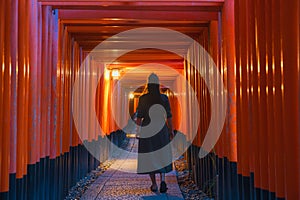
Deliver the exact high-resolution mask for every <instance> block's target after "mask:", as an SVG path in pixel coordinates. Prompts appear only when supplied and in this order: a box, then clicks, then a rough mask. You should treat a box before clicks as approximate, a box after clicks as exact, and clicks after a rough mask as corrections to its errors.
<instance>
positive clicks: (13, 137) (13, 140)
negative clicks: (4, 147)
mask: <svg viewBox="0 0 300 200" xmlns="http://www.w3.org/2000/svg"><path fill="white" fill-rule="evenodd" d="M10 13H11V16H10V17H11V25H10V42H11V44H10V46H11V47H10V55H11V61H10V62H11V64H10V65H11V66H10V68H11V109H10V115H11V119H10V126H11V131H10V156H9V157H10V159H9V160H10V166H9V167H10V170H9V173H10V174H15V173H16V167H17V166H16V162H17V128H18V126H17V117H18V116H17V112H18V104H17V102H18V101H17V97H18V87H17V83H18V74H17V71H18V61H17V58H18V54H17V52H18V51H17V49H18V1H17V0H16V1H12V3H11V7H10ZM6 17H8V16H6ZM12 181H13V183H11V184H10V186H11V188H10V189H11V190H13V191H10V192H11V194H10V195H11V198H15V192H16V191H15V189H16V188H15V182H14V181H15V180H12Z"/></svg>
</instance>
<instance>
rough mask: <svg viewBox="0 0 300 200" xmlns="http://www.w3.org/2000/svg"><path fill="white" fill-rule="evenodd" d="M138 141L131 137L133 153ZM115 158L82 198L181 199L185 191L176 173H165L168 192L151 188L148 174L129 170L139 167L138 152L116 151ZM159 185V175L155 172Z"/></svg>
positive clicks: (130, 142)
mask: <svg viewBox="0 0 300 200" xmlns="http://www.w3.org/2000/svg"><path fill="white" fill-rule="evenodd" d="M137 143H138V142H137V140H136V139H130V141H129V149H130V152H137ZM116 154H118V155H117V156H116V157H117V159H116V161H115V162H114V163H113V164H112V165H111V166H110V168H109V169H108V170H107V171H105V172H104V173H103V174H102V175H101V176H100V177H98V179H97V180H96V181H95V182H93V183H92V184H91V186H90V187H89V188H88V189H87V190H86V191H85V193H84V194H83V195H82V197H81V199H83V200H85V199H86V200H87V199H89V200H90V199H92V200H102V199H114V200H115V199H126V200H127V199H128V200H131V199H132V200H137V199H141V200H156V199H157V200H158V199H162V200H164V199H165V200H182V199H183V197H182V194H181V191H180V188H179V186H178V183H177V178H176V172H175V171H172V172H170V173H168V174H166V183H167V185H168V188H169V189H168V191H167V193H166V194H161V193H159V192H156V193H154V192H152V191H150V185H151V181H150V178H149V176H148V175H138V174H136V173H130V172H129V171H131V170H132V169H136V161H137V159H136V154H134V155H133V154H131V153H129V152H127V151H121V152H117V153H116ZM156 179H157V183H158V185H159V183H160V180H159V174H157V175H156Z"/></svg>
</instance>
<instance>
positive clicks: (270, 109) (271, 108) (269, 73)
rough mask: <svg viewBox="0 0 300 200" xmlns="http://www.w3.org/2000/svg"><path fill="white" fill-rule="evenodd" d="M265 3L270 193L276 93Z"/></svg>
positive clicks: (269, 19) (271, 187)
mask: <svg viewBox="0 0 300 200" xmlns="http://www.w3.org/2000/svg"><path fill="white" fill-rule="evenodd" d="M264 3H265V23H266V26H265V28H266V31H265V34H266V70H267V73H266V75H267V77H266V78H267V80H266V82H267V88H266V90H267V113H268V122H267V125H266V126H267V128H268V132H267V135H266V137H267V138H268V158H269V163H268V164H269V167H268V171H269V180H268V182H269V186H268V190H269V191H270V192H273V193H274V192H275V165H274V162H275V161H274V137H276V136H274V112H273V111H274V104H273V102H274V92H273V86H274V83H273V80H274V79H273V76H274V74H273V66H272V30H273V26H272V15H271V13H272V4H271V6H270V2H269V1H266V0H264Z"/></svg>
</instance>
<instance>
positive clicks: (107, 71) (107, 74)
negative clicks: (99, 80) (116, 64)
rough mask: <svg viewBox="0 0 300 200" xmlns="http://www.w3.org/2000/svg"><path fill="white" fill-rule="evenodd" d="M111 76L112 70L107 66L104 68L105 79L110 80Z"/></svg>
mask: <svg viewBox="0 0 300 200" xmlns="http://www.w3.org/2000/svg"><path fill="white" fill-rule="evenodd" d="M109 78H110V71H109V70H108V69H106V68H105V70H104V79H105V80H109Z"/></svg>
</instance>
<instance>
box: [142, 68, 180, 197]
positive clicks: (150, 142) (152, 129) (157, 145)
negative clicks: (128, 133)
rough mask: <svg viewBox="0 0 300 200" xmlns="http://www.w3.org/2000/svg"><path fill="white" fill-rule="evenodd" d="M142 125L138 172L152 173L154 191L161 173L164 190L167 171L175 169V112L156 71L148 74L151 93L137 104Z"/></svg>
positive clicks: (163, 191)
mask: <svg viewBox="0 0 300 200" xmlns="http://www.w3.org/2000/svg"><path fill="white" fill-rule="evenodd" d="M136 123H137V125H138V131H137V133H138V139H139V142H138V168H137V173H138V174H149V175H150V179H151V181H152V185H151V187H150V189H151V191H153V192H156V191H157V190H158V186H157V184H156V179H155V174H156V173H159V174H160V177H161V183H160V192H161V193H165V192H166V191H167V189H168V188H167V185H166V182H165V173H168V172H170V171H172V149H171V145H170V144H169V143H170V140H171V139H172V138H173V137H174V130H173V125H172V113H171V108H170V103H169V99H168V97H167V96H166V95H164V94H161V93H160V84H159V78H158V76H157V75H156V74H154V73H152V74H150V76H149V77H148V83H147V93H146V94H144V95H142V96H141V97H140V98H139V103H138V107H137V121H136Z"/></svg>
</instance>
